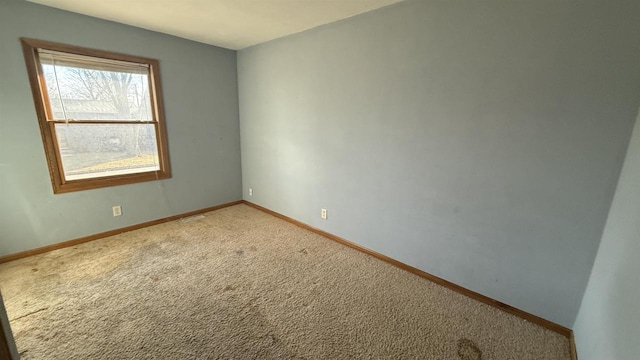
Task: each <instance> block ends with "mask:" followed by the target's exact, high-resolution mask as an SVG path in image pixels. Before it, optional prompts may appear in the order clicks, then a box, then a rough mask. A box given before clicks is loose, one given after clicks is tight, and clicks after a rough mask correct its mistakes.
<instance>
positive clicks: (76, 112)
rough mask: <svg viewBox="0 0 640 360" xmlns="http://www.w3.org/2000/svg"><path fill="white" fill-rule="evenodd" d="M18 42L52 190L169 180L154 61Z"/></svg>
mask: <svg viewBox="0 0 640 360" xmlns="http://www.w3.org/2000/svg"><path fill="white" fill-rule="evenodd" d="M21 40H22V47H23V50H24V56H25V61H26V64H27V70H28V73H29V80H30V82H31V88H32V92H33V97H34V101H35V106H36V113H37V116H38V121H39V124H40V131H41V132H42V139H43V143H44V149H45V154H46V157H47V163H48V164H49V173H50V175H51V182H52V184H53V191H54V193H62V192H70V191H78V190H85V189H93V188H99V187H106V186H113V185H121V184H130V183H135V182H142V181H150V180H158V179H165V178H169V177H170V176H171V174H170V169H169V154H168V153H167V139H166V131H165V122H164V113H163V107H162V94H161V90H160V77H159V74H160V72H159V67H158V61H157V60H153V59H148V58H143V57H138V56H131V55H124V54H118V53H112V52H107V51H100V50H94V49H88V48H81V47H77V46H70V45H64V44H58V43H52V42H47V41H41V40H34V39H26V38H22V39H21Z"/></svg>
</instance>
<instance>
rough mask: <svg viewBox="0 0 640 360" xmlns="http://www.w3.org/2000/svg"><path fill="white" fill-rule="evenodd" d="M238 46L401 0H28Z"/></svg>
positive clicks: (202, 40) (211, 41)
mask: <svg viewBox="0 0 640 360" xmlns="http://www.w3.org/2000/svg"><path fill="white" fill-rule="evenodd" d="M28 1H31V2H34V3H38V4H42V5H47V6H52V7H55V8H59V9H63V10H68V11H73V12H76V13H80V14H85V15H90V16H94V17H98V18H102V19H106V20H111V21H116V22H120V23H123V24H128V25H133V26H137V27H141V28H144V29H149V30H153V31H158V32H163V33H166V34H171V35H175V36H179V37H182V38H185V39H191V40H195V41H199V42H203V43H206V44H211V45H216V46H221V47H224V48H229V49H234V50H239V49H242V48H245V47H248V46H251V45H255V44H260V43H263V42H265V41H269V40H273V39H277V38H279V37H283V36H286V35H290V34H295V33H298V32H301V31H304V30H307V29H311V28H314V27H316V26H320V25H323V24H328V23H331V22H334V21H337V20H340V19H344V18H348V17H351V16H354V15H357V14H361V13H364V12H367V11H371V10H374V9H377V8H381V7H383V6H387V5H390V4H393V3H396V2H400V1H403V0H28Z"/></svg>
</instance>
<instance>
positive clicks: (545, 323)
mask: <svg viewBox="0 0 640 360" xmlns="http://www.w3.org/2000/svg"><path fill="white" fill-rule="evenodd" d="M243 202H244V203H245V204H247V205H249V206H251V207H253V208H256V209H258V210H261V211H264V212H266V213H268V214H270V215H273V216H275V217H277V218H280V219H282V220H285V221H287V222H289V223H292V224H294V225H297V226H299V227H301V228H303V229H306V230H309V231H312V232H314V233H316V234H319V235H322V236H324V237H326V238H329V239H331V240H333V241H336V242H339V243H341V244H343V245H346V246H348V247H350V248H353V249H356V250H358V251H361V252H363V253H365V254H369V255H371V256H373V257H375V258H378V259H380V260H382V261H385V262H388V263H389V264H391V265H394V266H397V267H399V268H401V269H403V270H406V271H408V272H410V273H413V274H416V275H418V276H420V277H423V278H425V279H427V280H430V281H432V282H434V283H436V284H439V285H442V286H444V287H446V288H449V289H451V290H453V291H455V292H458V293H460V294H463V295H466V296H468V297H470V298H472V299H475V300H478V301H480V302H483V303H485V304H488V305H491V306H493V307H496V308H498V309H501V310H503V311H506V312H508V313H510V314H513V315H515V316H518V317H521V318H523V319H525V320H527V321H529V322H532V323H534V324H537V325H540V326H542V327H544V328H547V329H549V330H551V331H554V332H556V333H558V334H560V335H563V336H565V337H567V338H571V334H572V331H571V329H568V328H566V327H564V326H562V325H559V324H556V323H554V322H552V321H549V320H547V319H544V318H541V317H539V316H536V315H533V314H530V313H528V312H526V311H523V310H520V309H517V308H514V307H513V306H510V305H507V304H505V303H502V302H500V301H497V300H494V299H492V298H490V297H487V296H484V295H482V294H479V293H477V292H475V291H472V290H469V289H467V288H464V287H462V286H460V285H457V284H454V283H452V282H450V281H447V280H445V279H442V278H440V277H437V276H435V275H432V274H429V273H427V272H425V271H422V270H420V269H417V268H414V267H413V266H410V265H407V264H405V263H402V262H400V261H398V260H395V259H392V258H390V257H388V256H386V255H383V254H380V253H378V252H376V251H373V250H371V249H367V248H365V247H363V246H360V245H358V244H356V243H353V242H351V241H349V240H346V239H343V238H341V237H339V236H336V235H333V234H331V233H328V232H326V231H323V230H320V229H318V228H315V227H313V226H309V225H307V224H305V223H303V222H300V221H298V220H295V219H292V218H290V217H288V216H285V215H282V214H280V213H277V212H275V211H273V210H270V209H267V208H265V207H262V206H260V205H257V204H254V203H252V202H249V201H247V200H243Z"/></svg>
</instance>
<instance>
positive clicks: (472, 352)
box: [458, 338, 482, 360]
mask: <svg viewBox="0 0 640 360" xmlns="http://www.w3.org/2000/svg"><path fill="white" fill-rule="evenodd" d="M458 356H459V357H460V359H462V360H482V351H480V349H479V348H478V345H476V343H475V342H473V341H471V340H469V339H465V338H461V339H459V340H458Z"/></svg>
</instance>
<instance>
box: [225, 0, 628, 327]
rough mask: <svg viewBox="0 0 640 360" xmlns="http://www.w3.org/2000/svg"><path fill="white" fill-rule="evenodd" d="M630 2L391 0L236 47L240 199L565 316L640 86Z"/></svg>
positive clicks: (594, 243)
mask: <svg viewBox="0 0 640 360" xmlns="http://www.w3.org/2000/svg"><path fill="white" fill-rule="evenodd" d="M638 15H640V2H631V1H627V2H621V1H618V2H615V1H606V2H605V1H602V2H585V1H481V2H480V1H455V0H454V1H407V2H404V3H399V4H397V5H393V6H391V7H387V8H384V9H381V10H378V11H374V12H370V13H367V14H364V15H361V16H357V17H354V18H351V19H348V20H345V21H341V22H338V23H334V24H330V25H328V26H324V27H321V28H317V29H314V30H311V31H307V32H304V33H301V34H297V35H294V36H290V37H286V38H283V39H279V40H276V41H272V42H269V43H266V44H263V45H258V46H255V47H251V48H248V49H245V50H242V51H240V52H239V55H238V78H239V93H240V127H241V139H242V140H241V141H242V174H243V191H244V198H245V199H247V200H249V201H252V202H255V203H257V204H260V205H262V206H265V207H267V208H270V209H272V210H275V211H277V212H280V213H282V214H285V215H287V216H290V217H293V218H295V219H297V220H300V221H302V222H304V223H307V224H310V225H312V226H315V227H318V228H320V229H322V230H325V231H328V232H330V233H333V234H336V235H338V236H341V237H344V238H346V239H349V240H351V241H354V242H356V243H358V244H360V245H362V246H365V247H367V248H370V249H373V250H375V251H378V252H381V253H383V254H385V255H388V256H390V257H392V258H395V259H397V260H399V261H402V262H404V263H407V264H409V265H412V266H415V267H417V268H419V269H422V270H425V271H427V272H430V273H432V274H435V275H437V276H440V277H443V278H445V279H447V280H450V281H452V282H454V283H457V284H459V285H461V286H463V287H466V288H469V289H471V290H474V291H477V292H479V293H482V294H484V295H487V296H489V297H492V298H494V299H497V300H499V301H502V302H505V303H507V304H510V305H512V306H515V307H517V308H520V309H523V310H525V311H528V312H531V313H533V314H536V315H539V316H542V317H544V318H546V319H549V320H552V321H555V322H557V323H559V324H562V325H564V326H567V327H570V326H571V325H572V324H573V322H574V320H575V317H576V314H577V312H578V308H579V305H580V301H581V299H582V295H583V292H584V289H585V287H586V284H587V280H588V277H589V272H590V269H591V266H592V263H593V260H594V257H595V255H596V251H597V249H598V243H599V241H600V237H601V234H602V231H603V228H604V224H605V221H606V218H607V213H608V210H609V206H610V204H611V200H612V197H613V193H614V189H615V186H616V183H617V180H618V175H619V173H620V169H621V166H622V163H623V158H624V155H625V151H626V148H627V144H628V141H629V138H630V134H631V129H632V127H633V122H634V118H635V115H636V111H637V108H638V99H640V41H639V39H640V21H638V18H639V16H638ZM249 187H251V188H253V191H254V194H253V196H249V194H248V188H249ZM321 208H327V209H328V213H329V219H328V220H326V221H323V220H321V219H320V209H321Z"/></svg>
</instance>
